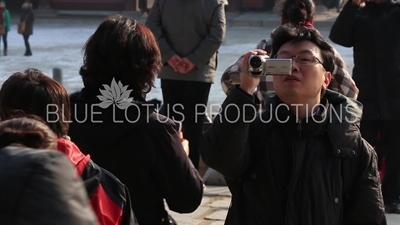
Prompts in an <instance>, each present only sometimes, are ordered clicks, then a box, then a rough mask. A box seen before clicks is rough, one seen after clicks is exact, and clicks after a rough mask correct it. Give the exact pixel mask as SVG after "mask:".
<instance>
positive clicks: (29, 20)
mask: <svg viewBox="0 0 400 225" xmlns="http://www.w3.org/2000/svg"><path fill="white" fill-rule="evenodd" d="M19 21H20V22H22V21H25V31H24V33H22V35H32V34H33V22H34V21H35V14H34V13H33V10H32V8H22V12H21V16H20V19H19Z"/></svg>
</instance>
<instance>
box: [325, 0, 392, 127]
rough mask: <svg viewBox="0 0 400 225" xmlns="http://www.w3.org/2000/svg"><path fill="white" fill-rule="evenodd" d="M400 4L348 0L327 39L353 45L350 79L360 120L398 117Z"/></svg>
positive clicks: (348, 45) (344, 44)
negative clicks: (362, 3)
mask: <svg viewBox="0 0 400 225" xmlns="http://www.w3.org/2000/svg"><path fill="white" fill-rule="evenodd" d="M399 24H400V4H393V3H387V2H385V3H382V4H379V5H377V4H376V3H373V2H368V1H367V2H366V6H365V7H362V8H359V7H358V6H355V5H353V4H352V3H351V1H349V2H348V3H347V4H346V5H345V6H344V8H343V10H342V12H341V13H340V14H339V16H338V18H337V19H336V21H335V23H334V24H333V26H332V29H331V33H330V35H329V38H330V39H331V40H332V41H333V42H335V43H336V44H339V45H343V46H345V47H353V52H354V68H353V79H354V81H355V82H356V85H357V87H358V88H359V90H360V93H359V96H358V100H359V101H360V102H361V103H362V104H363V105H364V112H363V119H367V120H369V119H383V120H395V119H396V120H398V119H400V91H399V89H400V29H399V26H400V25H399Z"/></svg>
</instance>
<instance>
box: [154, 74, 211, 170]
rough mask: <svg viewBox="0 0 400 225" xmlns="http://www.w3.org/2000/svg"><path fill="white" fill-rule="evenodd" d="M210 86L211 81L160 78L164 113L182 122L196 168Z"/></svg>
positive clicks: (190, 156) (190, 154)
mask: <svg viewBox="0 0 400 225" xmlns="http://www.w3.org/2000/svg"><path fill="white" fill-rule="evenodd" d="M182 76H184V75H182ZM210 88H211V83H204V82H193V81H179V80H167V79H161V89H162V95H163V101H164V102H163V105H164V107H165V114H166V116H167V117H169V118H171V119H173V120H175V121H180V122H182V124H183V136H184V138H186V139H187V140H188V141H189V158H190V159H191V161H192V163H193V165H194V166H195V167H196V168H197V169H198V168H199V162H200V150H199V144H200V140H201V138H202V136H203V126H204V118H205V113H206V107H207V102H208V95H209V93H210Z"/></svg>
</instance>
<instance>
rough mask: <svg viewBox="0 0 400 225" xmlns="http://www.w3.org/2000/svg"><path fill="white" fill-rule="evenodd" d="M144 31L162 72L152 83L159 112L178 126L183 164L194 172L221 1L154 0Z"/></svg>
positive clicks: (221, 21)
mask: <svg viewBox="0 0 400 225" xmlns="http://www.w3.org/2000/svg"><path fill="white" fill-rule="evenodd" d="M182 15H183V16H182ZM194 24H195V26H194ZM146 26H147V27H149V28H150V30H151V31H152V32H153V34H154V35H155V36H156V39H157V41H158V44H159V47H160V51H161V57H162V63H163V67H162V69H161V71H160V73H159V74H158V76H157V77H158V78H160V79H161V91H162V96H163V106H164V107H165V111H166V112H167V113H168V115H167V116H168V117H169V118H172V119H174V120H176V121H180V122H182V123H183V135H184V137H185V138H186V139H187V140H188V141H189V149H190V153H189V158H190V159H191V160H192V163H193V165H194V166H195V167H196V168H197V169H199V165H200V152H199V142H200V139H201V136H202V135H203V129H204V118H205V114H206V113H205V112H206V107H207V103H208V96H209V93H210V88H211V84H212V83H214V77H215V71H216V69H217V64H218V60H217V55H218V49H219V47H220V45H221V43H222V42H223V40H224V39H225V32H226V18H225V4H224V1H223V0H192V1H181V0H176V1H170V0H155V1H154V5H153V7H152V8H151V11H150V14H149V17H148V18H147V20H146Z"/></svg>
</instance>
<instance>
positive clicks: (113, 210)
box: [57, 138, 138, 225]
mask: <svg viewBox="0 0 400 225" xmlns="http://www.w3.org/2000/svg"><path fill="white" fill-rule="evenodd" d="M57 142H58V143H57V144H58V145H57V148H58V150H59V151H61V152H63V153H65V154H66V155H67V157H68V158H69V159H70V161H71V162H72V163H73V164H74V165H75V167H76V172H77V174H78V175H79V176H80V177H81V178H82V180H83V181H84V184H85V187H86V191H87V193H88V196H89V198H90V204H91V206H92V208H93V210H94V212H95V213H96V215H97V219H98V220H99V222H100V224H101V225H128V224H129V225H135V224H138V223H137V221H136V218H135V216H134V214H133V212H132V208H131V200H130V196H129V191H128V189H127V188H126V186H125V185H124V184H123V183H121V181H119V180H118V178H116V177H115V176H114V175H113V174H111V173H110V172H108V171H107V170H105V169H103V168H101V167H99V166H98V165H96V164H95V163H94V162H93V161H92V160H91V159H90V155H85V154H83V153H82V152H81V151H80V150H79V148H78V146H76V145H75V144H74V143H73V142H72V141H70V140H67V139H65V138H59V139H58V140H57Z"/></svg>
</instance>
